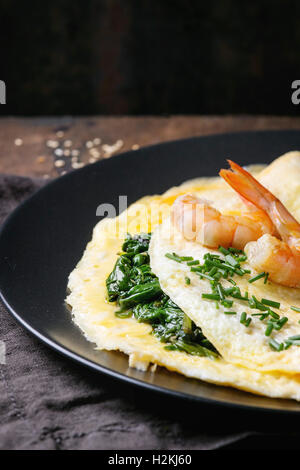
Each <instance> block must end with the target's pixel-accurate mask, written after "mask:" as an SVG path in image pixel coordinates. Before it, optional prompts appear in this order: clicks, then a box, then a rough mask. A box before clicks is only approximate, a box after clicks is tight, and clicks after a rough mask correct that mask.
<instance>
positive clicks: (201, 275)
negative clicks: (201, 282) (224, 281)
mask: <svg viewBox="0 0 300 470" xmlns="http://www.w3.org/2000/svg"><path fill="white" fill-rule="evenodd" d="M192 269H193V268H192ZM192 269H191V270H192ZM194 269H196V268H194ZM198 274H199V276H200V277H205V279H209V280H210V281H214V280H215V279H214V278H213V277H211V276H209V275H208V274H204V273H201V272H198Z"/></svg>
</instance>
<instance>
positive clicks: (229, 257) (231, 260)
mask: <svg viewBox="0 0 300 470" xmlns="http://www.w3.org/2000/svg"><path fill="white" fill-rule="evenodd" d="M225 259H226V261H227V263H229V264H231V266H233V267H234V268H235V267H237V266H239V262H238V261H237V260H236V259H235V258H234V257H233V256H232V255H226V256H225Z"/></svg>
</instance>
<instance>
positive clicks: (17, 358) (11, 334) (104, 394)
mask: <svg viewBox="0 0 300 470" xmlns="http://www.w3.org/2000/svg"><path fill="white" fill-rule="evenodd" d="M43 184H44V181H42V180H38V179H31V178H23V177H18V176H5V175H0V198H1V199H0V201H1V202H0V222H1V223H2V222H3V220H4V219H5V218H6V216H7V215H8V214H9V213H10V212H11V211H12V210H13V209H14V208H15V207H16V206H17V205H18V204H19V203H20V202H21V201H22V200H24V199H25V198H26V197H27V196H29V195H30V194H32V193H33V192H34V191H36V190H37V189H39V188H40V187H41V186H42V185H43ZM4 346H5V349H6V354H5V357H2V361H0V362H2V364H0V449H106V450H111V449H118V450H125V449H126V450H129V449H130V450H140V449H156V450H160V449H163V450H168V449H172V450H173V449H184V450H193V449H220V448H228V446H229V447H230V446H232V445H233V446H234V447H235V446H238V445H239V443H241V444H242V443H245V445H250V446H251V445H254V444H253V439H254V440H255V439H256V440H257V442H259V443H260V447H263V445H264V444H263V443H264V442H268V443H269V442H271V443H272V442H273V443H274V442H275V441H274V439H275V438H276V436H277V437H280V442H281V443H282V442H283V440H282V439H283V437H282V436H278V435H277V434H276V435H275V436H274V434H273V433H270V430H265V429H262V422H264V423H266V421H268V420H267V419H266V417H265V418H262V417H261V415H259V416H258V417H256V418H255V414H253V413H251V418H252V420H251V419H250V418H249V415H248V417H246V418H245V416H244V415H243V413H242V412H241V411H240V410H238V409H236V410H227V411H226V412H225V415H224V414H223V411H224V410H223V409H222V408H216V407H212V406H211V407H210V406H207V405H201V404H199V405H197V406H196V405H191V404H189V403H185V402H183V401H174V400H170V399H169V398H167V399H166V398H164V397H162V396H161V395H158V394H156V393H153V392H152V393H150V392H144V391H142V390H141V389H139V388H136V387H132V386H129V385H126V386H125V385H124V386H123V385H122V387H120V382H118V381H115V380H113V379H110V378H107V377H105V376H104V375H102V374H98V373H95V372H93V371H90V370H88V369H85V368H83V367H81V366H79V365H77V364H75V363H73V362H71V361H69V360H68V359H65V358H64V357H62V356H60V355H58V354H57V353H56V352H54V351H52V350H50V349H48V348H47V347H46V346H44V345H43V344H41V343H40V342H39V341H38V340H37V339H35V338H34V337H32V336H30V335H29V333H27V332H26V331H25V330H24V329H23V328H22V327H21V326H20V325H19V324H18V323H17V322H16V320H15V319H14V318H13V317H12V316H11V315H10V314H9V312H8V311H7V310H6V308H5V307H4V306H3V305H2V304H1V305H0V347H2V349H3V347H4ZM2 353H3V351H2ZM2 356H3V354H2ZM226 413H227V414H226ZM276 428H277V429H278V422H277V426H276ZM279 429H283V428H280V427H279ZM285 429H291V423H290V422H289V427H288V428H285ZM266 437H267V438H268V440H267V441H264V438H266ZM249 438H250V441H249V440H247V439H249ZM286 438H287V442H289V443H291V442H294V443H295V445H296V443H298V442H299V433H296V434H295V433H293V435H292V437H291V436H290V435H289V436H286ZM251 439H252V441H251ZM291 439H292V441H291ZM278 441H279V439H278ZM249 442H250V444H249ZM251 442H252V444H251ZM246 443H248V444H246ZM266 445H267V444H266ZM271 447H272V444H271Z"/></svg>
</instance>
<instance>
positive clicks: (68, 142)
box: [64, 140, 72, 147]
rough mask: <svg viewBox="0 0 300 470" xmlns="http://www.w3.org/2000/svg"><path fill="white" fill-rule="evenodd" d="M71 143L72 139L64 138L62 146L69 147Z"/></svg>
mask: <svg viewBox="0 0 300 470" xmlns="http://www.w3.org/2000/svg"><path fill="white" fill-rule="evenodd" d="M71 145H72V140H65V141H64V147H71Z"/></svg>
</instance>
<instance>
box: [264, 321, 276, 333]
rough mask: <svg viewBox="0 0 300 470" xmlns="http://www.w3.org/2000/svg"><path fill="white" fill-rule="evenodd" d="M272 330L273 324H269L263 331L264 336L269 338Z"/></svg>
mask: <svg viewBox="0 0 300 470" xmlns="http://www.w3.org/2000/svg"><path fill="white" fill-rule="evenodd" d="M273 328H274V325H273V323H269V324H268V326H267V328H266V331H265V336H270V334H271V333H272V331H273Z"/></svg>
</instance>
